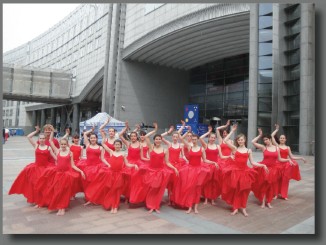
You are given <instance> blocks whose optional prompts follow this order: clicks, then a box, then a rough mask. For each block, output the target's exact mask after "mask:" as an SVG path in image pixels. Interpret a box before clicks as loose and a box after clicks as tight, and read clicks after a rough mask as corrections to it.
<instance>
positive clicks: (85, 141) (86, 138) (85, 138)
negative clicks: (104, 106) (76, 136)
mask: <svg viewBox="0 0 326 245" xmlns="http://www.w3.org/2000/svg"><path fill="white" fill-rule="evenodd" d="M93 131H94V126H93V127H92V128H91V129H90V130H88V131H85V132H84V135H83V137H84V145H85V146H86V148H87V147H88V146H89V144H90V143H89V140H88V134H90V133H91V132H93Z"/></svg>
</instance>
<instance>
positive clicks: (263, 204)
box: [260, 200, 265, 208]
mask: <svg viewBox="0 0 326 245" xmlns="http://www.w3.org/2000/svg"><path fill="white" fill-rule="evenodd" d="M260 207H261V208H265V200H264V201H263V202H262V203H261V205H260Z"/></svg>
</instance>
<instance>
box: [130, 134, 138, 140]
mask: <svg viewBox="0 0 326 245" xmlns="http://www.w3.org/2000/svg"><path fill="white" fill-rule="evenodd" d="M132 134H134V135H136V137H137V139H138V135H137V133H136V132H131V133H130V137H131V135H132Z"/></svg>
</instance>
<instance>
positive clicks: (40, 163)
mask: <svg viewBox="0 0 326 245" xmlns="http://www.w3.org/2000/svg"><path fill="white" fill-rule="evenodd" d="M50 156H51V154H50V151H49V148H46V149H45V150H41V149H40V148H39V146H37V148H36V150H35V162H34V163H30V164H28V165H27V166H26V167H25V168H24V169H23V170H22V171H21V172H20V173H19V175H18V176H17V178H16V179H15V181H14V183H13V184H12V186H11V188H10V190H9V193H8V194H9V195H11V194H23V195H24V196H25V197H26V198H27V202H29V203H36V202H37V200H38V198H39V195H38V191H37V190H36V188H35V186H36V182H37V180H38V179H39V178H40V177H41V175H42V174H43V172H44V171H45V169H46V168H47V166H49V163H48V160H49V157H50ZM51 158H52V156H51Z"/></svg>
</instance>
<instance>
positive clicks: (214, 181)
mask: <svg viewBox="0 0 326 245" xmlns="http://www.w3.org/2000/svg"><path fill="white" fill-rule="evenodd" d="M205 152H206V159H207V160H211V161H214V162H219V158H218V148H216V149H209V148H208V145H207V148H206V150H205ZM208 167H209V169H210V171H209V174H208V175H207V181H206V183H205V184H204V185H203V188H202V195H203V196H204V197H205V198H209V199H212V200H215V199H216V198H217V197H218V196H219V195H221V194H222V182H221V180H222V169H221V168H216V167H215V165H214V164H209V165H208Z"/></svg>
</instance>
